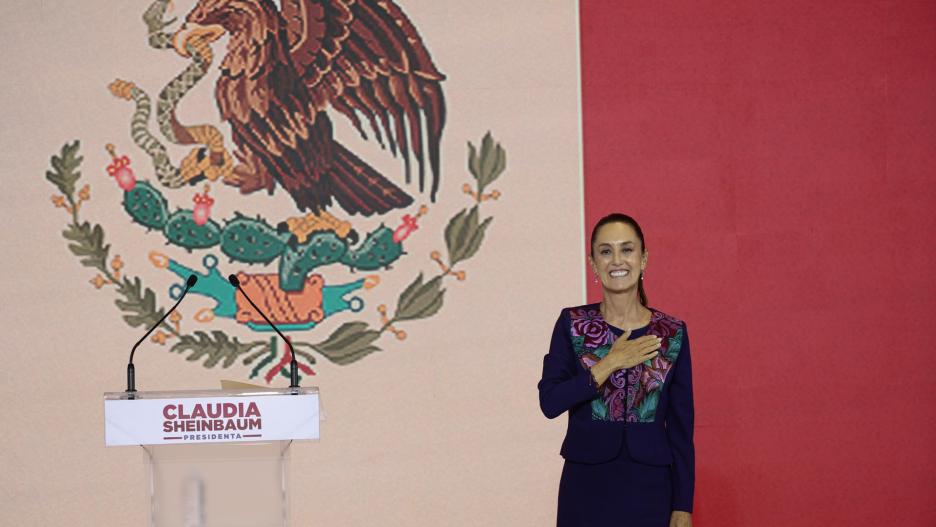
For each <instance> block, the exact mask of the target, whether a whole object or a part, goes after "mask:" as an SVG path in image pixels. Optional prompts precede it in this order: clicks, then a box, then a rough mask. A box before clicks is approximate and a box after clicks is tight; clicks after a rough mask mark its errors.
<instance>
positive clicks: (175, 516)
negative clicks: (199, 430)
mask: <svg viewBox="0 0 936 527" xmlns="http://www.w3.org/2000/svg"><path fill="white" fill-rule="evenodd" d="M291 444H292V441H261V442H255V443H206V444H182V445H148V446H143V447H141V448H143V451H144V453H145V454H144V455H145V459H146V465H147V469H148V471H149V478H148V482H149V488H148V493H149V498H150V503H151V509H150V512H151V514H150V517H151V520H150V525H151V526H152V527H283V526H285V525H287V524H288V519H289V502H288V493H287V488H288V485H287V476H288V475H287V472H286V471H287V467H288V458H287V456H288V453H289V446H290V445H291Z"/></svg>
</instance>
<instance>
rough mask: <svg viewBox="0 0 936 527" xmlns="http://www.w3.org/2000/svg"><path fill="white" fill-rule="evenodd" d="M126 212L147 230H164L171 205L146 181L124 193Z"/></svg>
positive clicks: (138, 183)
mask: <svg viewBox="0 0 936 527" xmlns="http://www.w3.org/2000/svg"><path fill="white" fill-rule="evenodd" d="M123 207H124V210H125V211H127V214H129V215H130V217H131V218H133V221H135V222H137V223H139V224H140V225H142V226H144V227H146V228H147V229H156V230H160V231H161V230H163V227H165V225H166V221H167V220H168V219H169V205H168V204H167V203H166V198H164V197H163V195H162V193H161V192H159V191H158V190H156V189H155V188H153V186H152V185H150V184H149V183H147V182H145V181H138V182H137V183H136V185H134V186H133V188H132V189H130V190H128V191H127V192H124V200H123Z"/></svg>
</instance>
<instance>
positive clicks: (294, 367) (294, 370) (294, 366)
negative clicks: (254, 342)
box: [228, 274, 299, 395]
mask: <svg viewBox="0 0 936 527" xmlns="http://www.w3.org/2000/svg"><path fill="white" fill-rule="evenodd" d="M228 281H229V282H231V285H233V286H234V287H236V288H237V290H238V291H240V293H241V294H242V295H244V298H246V299H247V302H248V303H249V304H250V305H251V307H253V308H254V310H255V311H256V312H257V313H260V316H261V317H263V320H266V323H267V324H269V325H270V327H271V328H273V331H275V332H276V334H277V335H279V336H280V338H281V339H283V342H285V343H286V346H287V347H289V355H290V357H291V358H292V360H290V361H289V387H290V388H292V389H293V394H294V395H295V394H296V393H299V392H298V390H297V388H299V363H298V362H296V350H294V349H293V345H292V342H289V339H287V338H286V336H285V335H283V332H282V331H280V330H279V328H278V327H276V324H274V323H273V322H272V321H271V320H270V319H269V317H267V316H266V313H264V312H263V311H262V310H261V309H260V308H259V307H257V304H254V302H253V300H251V299H250V297H249V296H247V292H246V291H244V288H243V287H241V285H240V280H238V279H237V277H236V276H234V275H233V274H232V275H229V276H228Z"/></svg>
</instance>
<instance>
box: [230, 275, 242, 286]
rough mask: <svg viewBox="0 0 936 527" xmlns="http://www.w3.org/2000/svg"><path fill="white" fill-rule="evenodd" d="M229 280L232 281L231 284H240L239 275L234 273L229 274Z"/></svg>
mask: <svg viewBox="0 0 936 527" xmlns="http://www.w3.org/2000/svg"><path fill="white" fill-rule="evenodd" d="M228 282H231V285H233V286H234V287H237V286H239V285H240V280H238V279H237V277H236V276H234V275H229V276H228Z"/></svg>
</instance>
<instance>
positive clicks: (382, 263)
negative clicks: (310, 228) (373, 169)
mask: <svg viewBox="0 0 936 527" xmlns="http://www.w3.org/2000/svg"><path fill="white" fill-rule="evenodd" d="M124 209H125V210H126V211H127V213H128V214H130V217H131V218H133V221H135V222H136V223H139V224H140V225H143V226H144V227H146V228H148V229H157V230H161V231H162V232H163V235H165V237H166V240H167V241H168V242H169V243H170V244H172V245H177V246H179V247H183V248H185V249H187V250H188V251H192V250H193V249H207V248H209V247H214V246H215V245H220V249H221V252H222V253H224V255H225V256H227V257H228V258H230V259H231V260H232V261H237V262H242V263H246V264H264V265H266V264H270V263H272V262H273V261H274V260H276V259H277V258H279V259H280V261H279V276H280V287H282V288H283V290H285V291H301V290H302V288H303V287H304V285H305V279H306V276H308V275H309V273H311V272H312V271H313V270H315V269H316V268H318V267H322V266H325V265H330V264H334V263H342V264H344V265H346V266H348V267H349V268H350V269H351V270H352V271H354V270H358V269H360V270H364V271H374V270H377V269H380V268H387V267H389V266H390V264H392V263H393V262H395V261H396V260H397V259H398V258H399V257H400V256H402V255H403V246H402V244H401V243H397V242H394V241H393V231H392V230H391V229H389V228H388V227H386V226H384V225H381V226H380V227H378V228H377V229H375V230H374V231H372V232H370V233H369V234H368V235H367V237H366V238H365V239H364V241H363V242H362V243H361V244H360V245H358V246H357V247H356V248H351V247H349V245H348V240H347V239H346V238H341V237H339V236H338V235H337V234H336V233H335V232H334V231H319V232H315V233H313V234H311V235H309V237H308V239H307V240H306V242H305V243H303V244H301V245H298V244H297V243H296V238H295V235H294V234H292V233H290V232H288V231H281V230H279V229H276V228H274V227H272V226H270V224H269V223H267V222H266V221H265V220H264V219H263V218H261V217H259V216H258V217H256V218H248V217H247V216H244V215H243V214H240V213H235V216H234V218H233V219H231V220H229V221H227V222H225V224H224V227H223V228H222V227H221V226H220V225H219V224H218V223H217V222H216V221H214V220H212V219H210V218H209V219H208V220H207V222H205V223H204V224H203V225H198V224H197V223H195V219H194V216H193V213H192V211H191V210H189V209H179V210H177V211H175V212H173V213H172V214H169V211H168V205H167V203H166V199H165V198H164V197H163V195H162V193H161V192H160V191H159V190H158V189H156V188H154V187H153V186H152V185H150V184H149V183H147V182H145V181H142V182H138V183H137V184H136V186H134V188H132V189H131V190H129V191H127V192H125V193H124Z"/></svg>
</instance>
